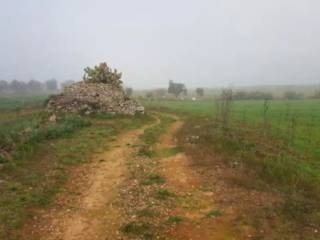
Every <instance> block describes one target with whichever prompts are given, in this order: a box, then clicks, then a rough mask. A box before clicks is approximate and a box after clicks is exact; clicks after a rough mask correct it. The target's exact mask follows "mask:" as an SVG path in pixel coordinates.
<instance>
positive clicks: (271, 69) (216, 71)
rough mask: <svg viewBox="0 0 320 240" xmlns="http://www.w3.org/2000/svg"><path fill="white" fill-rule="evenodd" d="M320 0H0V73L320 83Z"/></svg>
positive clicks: (149, 82) (136, 84)
mask: <svg viewBox="0 0 320 240" xmlns="http://www.w3.org/2000/svg"><path fill="white" fill-rule="evenodd" d="M319 60H320V1H319V0H193V1H188V0H161V1H155V0H117V1H109V0H0V79H13V78H16V79H19V80H29V79H30V78H35V79H38V80H46V79H49V78H52V77H55V78H57V79H58V80H66V79H75V80H77V79H79V80H80V79H81V77H82V74H83V68H84V67H86V66H91V65H95V64H97V63H99V62H102V61H106V62H107V63H108V64H109V65H111V66H112V67H116V68H118V69H119V70H120V71H122V72H123V74H124V75H123V80H124V81H125V83H126V85H127V86H132V87H133V88H150V87H162V86H166V85H167V82H168V79H173V80H175V81H179V82H184V83H186V85H187V86H189V87H198V86H203V87H215V86H225V85H230V84H232V85H236V86H240V85H262V84H263V85H266V84H301V83H320V66H319V63H320V61H319Z"/></svg>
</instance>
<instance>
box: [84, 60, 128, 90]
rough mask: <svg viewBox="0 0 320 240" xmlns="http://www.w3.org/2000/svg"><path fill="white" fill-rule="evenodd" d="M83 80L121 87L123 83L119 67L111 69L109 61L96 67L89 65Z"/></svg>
mask: <svg viewBox="0 0 320 240" xmlns="http://www.w3.org/2000/svg"><path fill="white" fill-rule="evenodd" d="M84 72H85V74H84V76H83V80H84V81H85V82H90V83H106V84H112V85H114V86H117V87H120V86H121V84H122V81H121V80H120V79H121V76H122V73H118V72H117V69H114V70H113V69H111V68H110V67H109V66H108V65H107V63H100V64H99V65H98V66H95V67H94V68H90V67H87V68H85V69H84Z"/></svg>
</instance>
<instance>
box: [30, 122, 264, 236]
mask: <svg viewBox="0 0 320 240" xmlns="http://www.w3.org/2000/svg"><path fill="white" fill-rule="evenodd" d="M171 117H173V118H175V120H176V121H175V122H174V123H172V124H171V125H170V126H169V127H168V129H166V131H165V133H163V134H162V135H161V136H160V138H159V141H158V143H157V144H156V145H155V146H149V147H152V149H153V151H155V153H156V154H155V156H143V155H141V152H140V150H141V147H142V146H143V145H141V143H142V142H141V141H142V140H141V139H139V136H140V135H142V134H143V132H144V130H145V129H146V128H148V127H151V126H153V125H151V126H150V125H149V126H145V127H143V128H140V129H137V130H133V131H130V132H128V133H125V134H122V135H120V136H119V137H118V138H117V139H118V140H116V141H115V142H113V143H112V147H111V149H110V150H106V151H103V152H101V153H99V154H96V155H95V156H94V158H93V159H92V161H90V163H88V164H86V165H85V166H82V167H80V168H79V169H76V170H75V171H74V173H73V176H72V177H71V181H69V183H68V184H67V186H66V191H65V192H63V193H61V195H60V197H58V199H57V201H56V204H55V207H53V208H51V209H50V210H49V211H48V209H46V210H43V211H42V212H40V213H39V214H38V215H37V216H38V217H37V219H34V220H33V221H32V225H31V226H30V225H28V226H27V231H26V235H27V236H31V237H32V238H30V239H41V240H42V239H43V240H113V239H125V240H129V239H130V240H131V239H132V240H133V239H170V240H172V239H175V240H180V239H181V240H191V239H192V240H233V239H237V240H242V239H252V236H253V233H254V231H253V229H252V228H251V227H250V226H249V225H247V224H246V223H245V221H242V220H243V219H245V216H244V214H243V211H242V209H243V208H244V207H248V206H250V205H248V204H250V203H254V204H253V205H256V206H260V205H261V203H262V202H265V199H267V198H266V197H265V196H263V194H261V193H257V192H254V191H243V190H239V188H236V187H235V188H232V187H230V186H228V185H226V183H225V180H224V179H223V177H222V176H223V175H225V174H226V173H227V172H226V171H224V170H222V168H221V167H219V166H218V167H217V168H216V170H212V169H210V170H209V171H203V174H202V173H201V172H199V171H198V170H199V169H197V168H196V167H195V166H194V165H192V164H193V161H192V159H189V157H188V156H187V155H186V154H185V153H183V152H181V151H180V152H179V151H178V150H177V149H178V148H177V147H178V143H177V139H176V137H175V136H176V133H177V131H178V130H179V129H181V127H182V126H183V124H184V122H183V121H182V120H181V119H179V118H177V117H175V116H171ZM159 119H160V118H159ZM159 119H158V121H157V122H156V123H154V124H159V123H160V120H159ZM159 126H160V125H159ZM170 150H171V151H170ZM173 150H174V151H173ZM142 153H143V152H142ZM205 172H206V174H209V175H210V177H208V176H205V174H204V173H205ZM151 173H153V174H154V175H150V174H151ZM157 173H159V174H160V175H159V176H158V175H155V174H157ZM150 176H151V177H152V176H153V177H154V176H156V178H150ZM161 177H163V178H164V181H162V180H161ZM150 179H151V180H150ZM146 180H148V181H152V182H151V183H150V182H147V183H146ZM166 190H168V191H169V192H170V193H173V195H174V197H172V196H170V195H164V196H163V195H160V197H159V193H160V194H167V192H166ZM257 196H258V197H257ZM254 201H256V202H254ZM221 203H222V204H221ZM250 207H252V206H250ZM241 219H242V220H241ZM120 229H121V230H120Z"/></svg>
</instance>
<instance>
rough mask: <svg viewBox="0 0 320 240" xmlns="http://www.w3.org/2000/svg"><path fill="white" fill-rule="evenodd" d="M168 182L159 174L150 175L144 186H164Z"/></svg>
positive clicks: (144, 181)
mask: <svg viewBox="0 0 320 240" xmlns="http://www.w3.org/2000/svg"><path fill="white" fill-rule="evenodd" d="M165 182H166V180H165V179H164V178H163V177H162V176H160V175H159V174H157V173H150V174H148V175H147V176H146V178H145V179H144V180H143V182H142V183H143V184H144V185H152V184H163V183H165Z"/></svg>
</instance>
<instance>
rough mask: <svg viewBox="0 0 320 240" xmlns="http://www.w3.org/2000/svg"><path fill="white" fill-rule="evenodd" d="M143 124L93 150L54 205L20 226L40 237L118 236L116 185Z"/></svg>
mask: <svg viewBox="0 0 320 240" xmlns="http://www.w3.org/2000/svg"><path fill="white" fill-rule="evenodd" d="M145 128H146V127H144V128H140V129H138V130H133V131H130V132H129V133H126V134H123V135H121V136H119V137H118V140H116V141H115V142H113V147H112V149H111V150H107V151H105V152H102V153H99V154H96V155H95V156H94V157H93V158H92V160H91V161H90V163H89V164H86V165H83V166H81V167H79V168H77V169H75V170H74V172H73V174H72V177H71V180H70V181H69V182H68V184H67V186H66V187H65V190H66V191H64V192H63V193H62V194H61V195H60V196H58V198H57V200H56V203H55V204H54V207H52V208H50V209H43V210H39V211H38V213H37V214H35V215H36V217H35V218H34V219H33V220H32V221H30V222H29V223H27V224H26V225H25V227H24V229H23V231H24V234H25V235H26V236H30V237H32V239H43V240H58V239H59V240H60V239H61V240H62V239H63V240H73V239H74V240H84V239H86V240H89V239H90V240H98V239H101V240H102V239H103V240H106V239H110V240H111V239H118V238H120V237H119V228H120V226H121V224H122V222H123V219H122V212H121V208H119V207H118V206H116V205H115V204H116V203H117V202H118V198H119V195H118V187H119V186H120V185H121V184H123V182H124V180H125V179H126V177H127V168H126V165H125V164H126V160H127V158H128V156H130V155H131V154H132V152H133V151H134V149H133V148H131V147H130V145H129V144H134V143H135V142H136V141H137V139H138V136H139V135H141V134H142V133H143V131H144V129H145Z"/></svg>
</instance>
